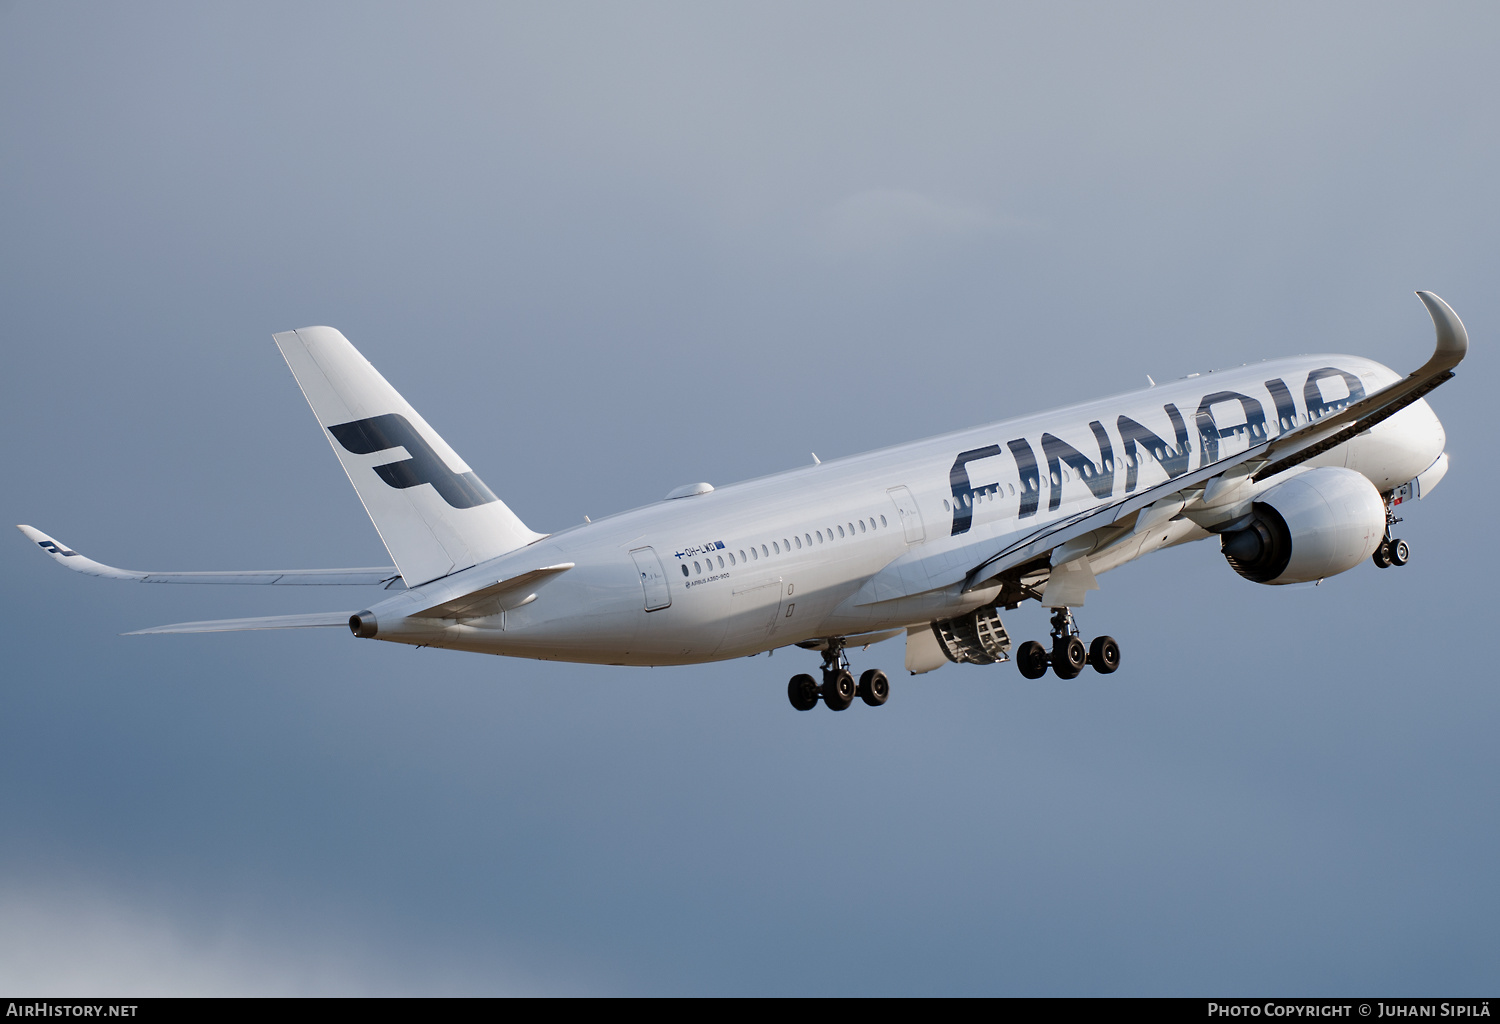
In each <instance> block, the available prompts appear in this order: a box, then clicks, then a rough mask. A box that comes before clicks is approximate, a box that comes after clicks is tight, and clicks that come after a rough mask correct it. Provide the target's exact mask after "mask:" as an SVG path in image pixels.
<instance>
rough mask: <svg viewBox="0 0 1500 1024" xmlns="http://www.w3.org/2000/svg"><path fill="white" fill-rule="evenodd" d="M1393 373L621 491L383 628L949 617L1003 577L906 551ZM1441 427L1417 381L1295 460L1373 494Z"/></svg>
mask: <svg viewBox="0 0 1500 1024" xmlns="http://www.w3.org/2000/svg"><path fill="white" fill-rule="evenodd" d="M1397 379H1398V375H1397V374H1396V373H1394V372H1392V371H1391V370H1389V369H1388V368H1386V367H1384V366H1382V365H1380V364H1378V363H1375V362H1372V361H1371V360H1368V359H1363V358H1359V357H1356V356H1302V357H1297V358H1292V359H1281V360H1273V361H1267V362H1264V363H1259V364H1255V365H1252V366H1246V367H1241V368H1239V369H1236V370H1230V371H1219V372H1214V373H1209V374H1203V375H1201V376H1199V375H1195V376H1193V377H1189V378H1184V379H1182V380H1179V381H1175V382H1172V383H1170V384H1162V385H1158V386H1156V387H1152V388H1147V389H1142V390H1139V391H1133V392H1129V393H1126V394H1121V395H1115V396H1112V397H1109V398H1103V399H1099V400H1097V401H1091V402H1086V403H1081V404H1078V405H1073V406H1069V407H1066V408H1062V409H1056V410H1052V411H1049V412H1044V413H1038V414H1036V415H1032V416H1025V417H1021V418H1017V419H1011V420H1002V421H999V422H996V423H991V424H988V425H986V426H982V427H975V428H973V429H970V430H964V431H959V432H956V433H951V434H945V435H942V436H939V437H933V438H928V439H926V440H922V441H916V442H913V443H911V444H905V445H900V446H897V447H894V448H886V449H882V450H879V451H874V452H867V453H865V454H862V455H855V456H850V457H848V458H844V459H838V460H833V461H829V462H824V463H822V464H819V465H813V466H807V467H804V468H802V469H796V470H792V471H789V472H785V473H779V474H776V475H774V476H768V477H762V478H760V479H757V480H749V481H745V482H743V483H738V484H733V485H730V486H726V487H721V488H719V489H717V490H713V491H709V492H707V493H702V494H694V495H691V496H688V497H683V498H677V499H672V500H664V501H660V502H657V503H655V504H652V505H648V506H645V507H642V508H637V509H632V510H631V511H628V512H622V513H620V514H618V515H614V516H610V517H608V518H605V519H601V520H599V521H597V522H594V523H589V524H585V525H580V526H576V527H573V528H571V529H568V530H563V531H560V532H558V533H555V534H551V535H549V536H546V537H543V538H542V539H540V540H537V541H535V542H534V543H532V544H529V545H527V546H525V547H522V548H520V549H518V550H516V551H512V552H510V553H509V554H506V555H504V556H502V557H500V558H496V559H492V560H490V561H488V562H485V563H482V564H480V565H476V566H474V567H472V568H470V569H466V570H463V571H462V572H459V573H454V574H453V575H451V576H447V577H444V578H442V579H438V580H434V581H432V582H430V583H427V584H425V585H423V586H421V587H418V588H415V589H413V590H411V591H407V592H404V593H401V594H398V595H396V596H393V597H391V598H389V599H387V600H385V601H382V602H380V603H379V604H376V605H374V606H372V608H371V612H373V615H374V618H375V619H376V620H377V621H378V623H379V629H378V634H377V635H378V638H379V639H384V640H392V641H396V642H400V643H409V644H417V645H422V646H433V647H444V648H453V649H460V650H470V651H479V652H483V653H490V654H503V655H513V656H518V657H527V658H540V659H548V660H560V661H578V662H597V663H608V664H625V665H670V664H688V663H694V662H703V661H713V660H719V659H724V658H733V657H740V656H744V655H749V654H754V653H756V652H759V651H764V650H768V649H771V648H774V647H780V646H784V645H787V644H792V643H798V642H802V641H807V640H812V639H817V638H825V637H849V636H857V635H861V634H873V633H880V632H882V631H888V630H897V629H901V628H903V627H906V626H909V625H913V624H917V623H924V622H930V621H933V620H936V619H944V618H950V617H953V616H956V615H960V614H963V613H964V612H967V611H969V610H971V609H974V608H977V607H980V606H981V605H984V604H986V603H989V602H991V601H993V600H994V599H995V596H996V594H997V593H998V591H999V586H998V584H994V585H979V586H977V587H972V586H971V588H970V589H965V587H964V584H963V583H962V582H957V583H947V584H946V585H940V586H937V587H935V588H930V589H925V590H924V589H922V584H921V583H920V581H918V582H916V583H913V582H912V574H913V573H927V574H928V575H929V576H931V577H932V578H934V579H936V578H938V576H939V575H941V573H940V572H938V569H940V568H941V567H942V566H943V561H944V557H945V555H946V554H947V553H949V552H955V556H954V559H953V561H955V563H957V562H958V561H959V560H960V557H961V556H960V555H958V554H957V552H959V551H960V549H962V550H963V551H965V552H970V551H973V550H975V545H976V544H979V545H983V544H984V543H992V544H993V546H994V547H996V548H998V547H999V546H1001V545H1002V544H1003V543H1004V542H1005V538H1007V537H1014V536H1019V535H1021V534H1024V533H1026V532H1029V531H1032V530H1035V529H1036V528H1037V527H1039V526H1043V525H1045V524H1046V523H1048V522H1051V521H1055V520H1057V519H1059V518H1062V517H1065V516H1071V515H1075V514H1077V513H1078V512H1080V511H1082V510H1086V509H1088V508H1090V507H1092V506H1095V505H1100V504H1103V503H1105V502H1107V501H1109V500H1111V499H1112V498H1113V499H1118V498H1119V497H1121V496H1123V495H1125V494H1127V493H1131V492H1134V491H1137V490H1141V489H1143V488H1146V487H1150V486H1153V485H1155V484H1159V483H1161V482H1163V481H1165V480H1167V479H1168V474H1169V471H1170V472H1171V474H1172V475H1173V476H1176V475H1178V474H1180V473H1181V472H1184V471H1187V470H1190V469H1191V470H1196V469H1199V468H1201V467H1203V466H1206V465H1209V464H1211V463H1213V462H1216V461H1218V460H1220V459H1223V458H1225V457H1227V456H1230V455H1233V454H1234V453H1236V452H1239V451H1242V450H1244V448H1245V447H1246V446H1248V445H1250V444H1253V443H1257V442H1258V441H1260V440H1263V439H1264V438H1265V437H1266V436H1270V437H1275V436H1277V435H1278V434H1280V433H1283V432H1285V431H1287V430H1289V429H1292V428H1294V427H1295V426H1297V425H1300V424H1304V423H1306V422H1308V420H1309V418H1314V419H1315V418H1318V417H1320V416H1323V415H1327V414H1328V413H1330V412H1332V411H1333V410H1336V409H1338V408H1340V407H1342V405H1343V404H1345V403H1346V402H1347V401H1348V400H1349V398H1350V396H1351V394H1352V395H1353V396H1354V397H1359V396H1360V395H1362V394H1368V393H1371V392H1374V391H1376V390H1378V389H1379V388H1381V387H1384V386H1386V385H1387V384H1390V383H1392V382H1393V381H1395V380H1397ZM1444 443H1445V437H1444V434H1443V429H1442V425H1441V424H1440V423H1439V422H1438V419H1437V417H1436V416H1435V415H1434V414H1433V412H1432V410H1431V408H1429V407H1428V405H1427V404H1426V402H1423V401H1418V402H1416V403H1415V404H1413V405H1411V406H1409V407H1407V408H1406V409H1404V410H1403V411H1401V412H1400V413H1398V414H1396V415H1395V416H1393V417H1391V418H1390V419H1387V420H1385V421H1384V422H1382V423H1380V424H1379V425H1377V426H1376V427H1374V428H1373V429H1371V430H1368V431H1366V432H1365V433H1363V434H1360V435H1359V436H1357V437H1355V438H1354V439H1352V440H1350V441H1348V442H1346V443H1345V444H1343V445H1340V446H1339V447H1338V448H1335V449H1333V450H1332V451H1329V452H1325V453H1324V454H1322V455H1320V456H1318V457H1317V458H1316V459H1314V460H1312V461H1311V462H1309V463H1306V464H1305V466H1304V467H1299V469H1297V470H1292V471H1290V472H1298V471H1305V469H1306V468H1307V467H1312V466H1330V465H1332V466H1345V467H1348V468H1350V469H1353V470H1356V471H1357V472H1359V473H1360V474H1362V475H1364V476H1365V477H1366V478H1368V479H1369V480H1370V481H1371V483H1373V484H1374V486H1375V487H1376V489H1377V490H1378V491H1380V492H1381V493H1382V494H1384V493H1387V492H1389V491H1391V490H1392V488H1395V487H1397V486H1399V485H1401V484H1403V483H1405V482H1406V481H1408V480H1411V479H1412V478H1413V477H1416V476H1417V475H1418V474H1419V473H1421V472H1422V471H1423V470H1425V469H1426V468H1427V467H1429V466H1431V465H1432V464H1433V462H1434V460H1435V459H1437V458H1438V457H1439V456H1440V455H1441V454H1442V451H1443V446H1444ZM1276 479H1278V478H1272V480H1271V483H1274V482H1275V480H1276ZM1207 536H1209V534H1207V533H1206V532H1205V531H1204V530H1203V529H1201V528H1200V527H1199V526H1198V525H1196V524H1195V523H1194V522H1193V521H1192V520H1191V519H1189V518H1178V519H1172V520H1168V521H1166V522H1163V523H1161V524H1160V526H1158V527H1157V528H1156V529H1153V530H1151V531H1149V532H1143V533H1141V534H1140V535H1139V536H1138V537H1135V538H1133V539H1132V542H1131V543H1130V544H1127V545H1116V546H1115V547H1113V548H1111V549H1110V550H1109V551H1108V552H1107V553H1105V554H1104V555H1103V556H1102V557H1101V558H1099V559H1097V560H1095V562H1094V565H1093V568H1094V570H1095V571H1096V572H1102V571H1105V570H1107V569H1110V568H1113V567H1115V566H1116V565H1120V564H1123V563H1124V562H1126V561H1129V560H1131V559H1134V558H1138V557H1140V556H1141V555H1143V554H1147V553H1148V552H1150V551H1154V550H1158V549H1160V548H1162V547H1167V546H1171V545H1173V544H1180V543H1183V542H1185V541H1190V540H1198V539H1202V538H1204V537H1207ZM652 558H654V559H655V560H656V561H657V562H659V565H660V569H659V570H657V569H654V568H652V566H653V564H654V563H653V562H652V561H651V559H652ZM561 563H574V567H573V568H571V569H569V570H567V571H565V572H561V573H558V574H556V575H554V576H552V577H550V578H548V579H546V580H544V581H542V582H540V583H539V584H537V585H536V586H535V587H534V588H532V589H531V590H530V591H526V592H522V593H518V594H517V595H516V597H515V600H514V601H513V602H511V603H510V606H509V607H507V608H506V610H505V611H503V612H501V613H500V614H495V615H490V616H487V617H485V618H482V619H469V620H465V621H456V620H452V619H435V618H413V617H409V616H411V615H412V614H413V613H414V612H416V611H418V610H420V609H424V608H430V607H432V606H433V605H434V604H435V603H437V602H440V601H442V600H444V595H445V594H446V593H449V592H451V593H453V594H455V595H457V594H461V593H467V592H469V591H472V590H474V589H476V587H479V586H484V585H486V584H487V583H490V582H494V581H496V580H501V579H505V578H508V577H511V576H516V575H518V574H520V573H524V572H527V571H529V570H532V569H536V568H538V567H542V566H548V565H557V564H561ZM893 563H894V564H893ZM935 566H936V567H938V569H935V568H934V567H935ZM903 573H904V574H905V575H902V574H903ZM889 580H895V581H896V584H895V585H894V586H892V585H887V584H886V582H885V581H889ZM877 584H879V585H877ZM882 588H884V589H882ZM892 595H894V596H892ZM648 606H650V607H651V610H648Z"/></svg>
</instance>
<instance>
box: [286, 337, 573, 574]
mask: <svg viewBox="0 0 1500 1024" xmlns="http://www.w3.org/2000/svg"><path fill="white" fill-rule="evenodd" d="M275 340H276V345H277V347H278V348H280V349H281V354H282V356H283V357H285V359H286V362H287V365H288V366H290V367H291V369H292V374H293V375H294V376H295V377H296V378H297V383H298V384H299V385H300V386H301V388H302V394H303V395H304V396H306V398H307V404H308V405H310V406H312V411H313V415H314V416H316V417H317V418H318V423H320V424H321V425H322V426H323V428H324V429H325V430H326V431H327V432H328V441H329V443H330V444H331V445H333V451H334V454H336V455H337V456H338V457H339V462H340V463H342V464H343V467H344V472H345V473H347V474H348V475H349V482H350V483H352V484H353V485H354V490H355V491H356V492H358V494H359V500H360V501H362V502H364V506H365V511H366V512H368V513H369V514H370V521H371V522H373V523H374V524H375V529H376V530H377V531H379V533H380V539H381V540H382V541H384V542H385V547H386V550H387V551H389V552H390V553H391V558H392V559H394V560H395V562H396V566H397V568H399V569H400V570H401V575H402V576H403V577H405V579H406V582H407V585H408V586H412V587H415V586H417V585H419V584H422V583H426V582H427V581H428V580H433V579H437V578H438V577H439V576H446V575H448V574H449V573H451V572H456V571H458V570H459V569H467V568H468V567H469V566H471V565H477V564H478V563H480V562H483V561H485V560H486V559H489V558H494V557H495V556H496V555H503V554H505V553H506V552H507V551H514V550H515V549H516V548H519V547H523V546H525V545H527V544H529V543H531V542H532V541H534V540H536V539H538V538H539V537H542V536H544V535H543V534H539V533H533V532H532V531H531V530H528V529H527V528H526V524H524V523H522V522H521V520H520V519H518V518H517V517H516V515H515V513H514V512H512V511H511V510H510V509H509V508H507V507H506V505H505V503H504V502H503V501H501V500H500V499H499V498H497V497H495V495H494V492H492V491H491V490H490V489H489V488H488V487H486V486H485V485H484V482H483V481H482V480H480V479H479V477H478V476H476V475H475V474H474V473H473V472H472V471H471V470H470V469H469V467H468V466H467V465H466V464H465V463H464V461H463V459H461V458H459V457H458V453H457V452H455V451H454V450H453V449H452V448H450V447H448V444H447V442H445V441H444V440H443V439H442V438H441V437H439V436H438V433H437V431H435V430H433V429H432V427H430V426H428V424H427V421H426V420H424V419H423V418H422V417H421V416H419V415H418V414H417V411H416V410H415V409H413V408H412V407H411V406H410V405H409V404H407V401H406V399H404V398H402V397H401V396H400V395H399V394H397V393H396V389H395V388H393V387H391V386H390V384H388V383H387V382H386V379H385V378H384V377H382V376H381V375H380V373H379V371H377V370H376V369H375V367H373V366H371V365H370V362H369V360H367V359H366V358H365V357H364V356H362V355H360V354H359V352H358V351H357V350H356V349H355V348H354V346H353V345H351V344H349V340H348V339H347V338H345V337H344V336H343V335H342V334H340V333H339V332H338V331H336V330H334V329H333V328H332V327H304V328H302V329H301V330H297V331H287V332H286V333H284V334H277V335H275Z"/></svg>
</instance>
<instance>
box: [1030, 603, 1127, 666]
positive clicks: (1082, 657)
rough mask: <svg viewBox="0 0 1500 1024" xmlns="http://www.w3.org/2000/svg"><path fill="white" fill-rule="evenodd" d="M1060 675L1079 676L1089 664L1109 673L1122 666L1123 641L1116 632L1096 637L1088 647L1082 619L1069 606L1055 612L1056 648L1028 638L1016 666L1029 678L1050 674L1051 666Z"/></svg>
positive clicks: (1053, 645) (1053, 642)
mask: <svg viewBox="0 0 1500 1024" xmlns="http://www.w3.org/2000/svg"><path fill="white" fill-rule="evenodd" d="M1048 665H1051V666H1052V671H1053V672H1054V673H1056V675H1057V678H1059V679H1076V678H1077V677H1078V674H1079V673H1080V672H1082V671H1083V668H1084V666H1085V665H1092V666H1094V671H1095V672H1098V673H1100V674H1101V675H1109V673H1111V672H1113V671H1114V670H1115V669H1117V668H1119V667H1120V645H1119V644H1118V643H1116V642H1115V638H1114V637H1112V636H1101V637H1095V638H1094V642H1093V643H1091V644H1089V645H1088V647H1087V648H1085V647H1084V646H1083V640H1082V638H1080V637H1079V635H1078V623H1077V622H1076V621H1075V620H1074V619H1073V613H1072V612H1071V611H1070V610H1069V609H1067V608H1057V609H1054V610H1053V612H1052V650H1051V653H1048V651H1047V648H1045V647H1043V646H1042V645H1041V644H1039V643H1037V642H1036V641H1035V640H1027V641H1026V642H1025V643H1024V644H1022V645H1021V646H1020V647H1019V648H1017V649H1016V667H1017V668H1019V669H1020V670H1021V675H1023V676H1025V677H1026V678H1027V679H1040V678H1042V676H1044V675H1046V674H1047V666H1048Z"/></svg>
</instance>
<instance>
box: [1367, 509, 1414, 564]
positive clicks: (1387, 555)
mask: <svg viewBox="0 0 1500 1024" xmlns="http://www.w3.org/2000/svg"><path fill="white" fill-rule="evenodd" d="M1399 522H1401V520H1400V519H1398V518H1397V517H1396V515H1395V513H1393V512H1392V511H1391V508H1390V506H1389V505H1387V506H1386V509H1385V537H1383V538H1382V539H1381V541H1380V547H1378V548H1376V549H1375V553H1374V554H1373V555H1371V556H1370V561H1372V562H1374V563H1375V564H1376V565H1377V566H1379V567H1380V568H1382V569H1388V568H1390V567H1391V566H1393V565H1396V566H1401V565H1405V564H1406V563H1407V562H1410V561H1411V548H1409V547H1407V545H1406V541H1404V540H1401V539H1399V538H1397V539H1396V540H1392V539H1391V527H1393V526H1395V525H1396V524H1397V523H1399Z"/></svg>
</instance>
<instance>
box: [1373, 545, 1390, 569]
mask: <svg viewBox="0 0 1500 1024" xmlns="http://www.w3.org/2000/svg"><path fill="white" fill-rule="evenodd" d="M1370 561H1372V562H1374V563H1375V564H1376V565H1377V566H1378V567H1379V568H1381V569H1389V568H1390V567H1391V542H1390V541H1388V540H1383V541H1381V542H1380V547H1378V548H1376V549H1375V553H1374V554H1373V555H1371V556H1370Z"/></svg>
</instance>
